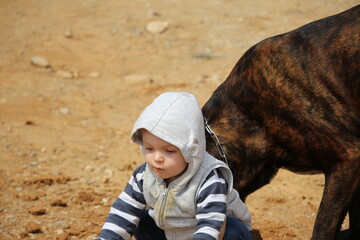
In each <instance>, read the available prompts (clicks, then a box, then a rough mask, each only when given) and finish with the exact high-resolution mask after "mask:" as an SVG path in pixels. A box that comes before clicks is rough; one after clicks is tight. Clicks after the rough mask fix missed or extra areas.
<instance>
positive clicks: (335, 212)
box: [312, 159, 359, 240]
mask: <svg viewBox="0 0 360 240" xmlns="http://www.w3.org/2000/svg"><path fill="white" fill-rule="evenodd" d="M355 161H358V160H356V159H355ZM355 161H347V162H342V163H340V164H338V165H337V167H336V168H335V169H334V170H333V171H332V172H331V173H329V174H325V188H324V193H323V197H322V199H321V204H320V207H319V211H318V214H317V217H316V220H315V226H314V231H313V236H312V240H331V239H335V237H336V235H337V233H338V232H339V230H340V227H341V224H342V222H343V220H344V218H345V215H346V212H347V210H348V208H349V205H350V202H351V200H352V197H353V195H354V192H355V190H356V189H355V188H354V181H356V179H357V178H358V176H357V175H358V174H359V173H358V169H357V168H356V169H355V168H352V166H351V165H352V164H351V163H352V162H355ZM355 165H356V164H355Z"/></svg>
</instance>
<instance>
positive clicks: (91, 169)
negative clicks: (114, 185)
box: [84, 165, 94, 172]
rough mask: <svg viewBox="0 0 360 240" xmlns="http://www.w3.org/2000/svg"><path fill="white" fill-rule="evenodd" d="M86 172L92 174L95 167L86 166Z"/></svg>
mask: <svg viewBox="0 0 360 240" xmlns="http://www.w3.org/2000/svg"><path fill="white" fill-rule="evenodd" d="M84 170H85V171H89V172H92V171H94V167H93V166H91V165H86V166H85V167H84Z"/></svg>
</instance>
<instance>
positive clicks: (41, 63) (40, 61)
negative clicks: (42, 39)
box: [31, 56, 50, 67]
mask: <svg viewBox="0 0 360 240" xmlns="http://www.w3.org/2000/svg"><path fill="white" fill-rule="evenodd" d="M31 63H32V64H33V65H35V66H38V67H48V66H50V63H49V61H48V60H47V59H46V58H44V57H41V56H34V57H32V58H31Z"/></svg>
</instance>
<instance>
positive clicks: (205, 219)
mask: <svg viewBox="0 0 360 240" xmlns="http://www.w3.org/2000/svg"><path fill="white" fill-rule="evenodd" d="M145 168H146V163H144V164H143V165H141V166H140V167H138V168H137V169H136V170H135V171H134V173H133V175H132V176H131V178H130V180H129V182H128V184H127V185H126V187H125V189H124V191H123V192H122V193H121V194H120V195H119V197H118V198H117V199H116V201H115V202H114V204H113V205H112V207H111V210H110V213H109V215H108V217H107V219H106V221H105V223H104V225H103V227H102V229H101V233H100V237H99V238H95V240H100V239H119V240H120V239H130V238H131V236H132V235H133V234H134V232H135V231H136V228H137V225H138V223H139V221H140V219H141V217H142V216H143V214H144V211H145V207H146V201H145V198H144V195H143V181H144V178H143V177H144V172H145ZM227 190H228V186H227V182H226V181H225V179H224V177H223V175H222V174H221V172H220V170H216V169H215V170H213V171H211V172H210V174H209V175H208V176H207V178H206V180H205V182H204V184H203V185H202V186H201V187H200V189H199V191H198V195H197V196H196V210H195V212H196V216H195V217H196V220H197V225H196V232H195V233H194V235H193V239H203V240H207V239H209V240H214V239H218V236H219V233H220V229H221V226H222V223H223V221H224V219H225V217H226V207H227V206H226V202H227V195H226V194H227Z"/></svg>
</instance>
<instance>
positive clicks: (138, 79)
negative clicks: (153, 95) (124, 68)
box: [124, 74, 152, 83]
mask: <svg viewBox="0 0 360 240" xmlns="http://www.w3.org/2000/svg"><path fill="white" fill-rule="evenodd" d="M124 81H126V82H131V83H146V82H151V81H152V80H151V78H150V77H149V76H146V75H140V74H130V75H126V76H125V77H124Z"/></svg>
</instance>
